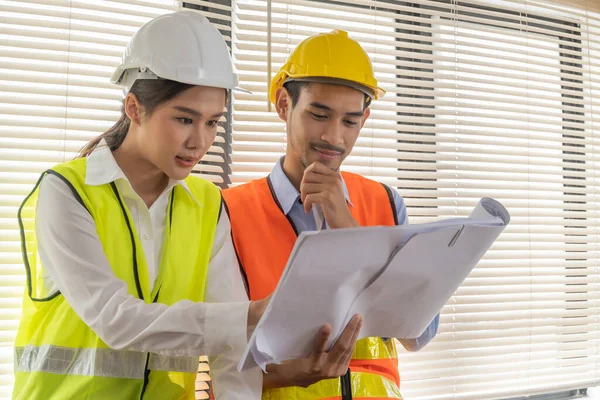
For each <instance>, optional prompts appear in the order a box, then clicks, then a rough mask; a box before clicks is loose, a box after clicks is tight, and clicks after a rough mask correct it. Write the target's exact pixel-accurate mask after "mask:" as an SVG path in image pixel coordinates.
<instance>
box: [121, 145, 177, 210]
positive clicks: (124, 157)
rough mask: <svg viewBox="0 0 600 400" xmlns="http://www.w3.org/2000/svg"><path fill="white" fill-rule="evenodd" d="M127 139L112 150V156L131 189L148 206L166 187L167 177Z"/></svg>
mask: <svg viewBox="0 0 600 400" xmlns="http://www.w3.org/2000/svg"><path fill="white" fill-rule="evenodd" d="M127 139H129V138H126V139H125V140H124V141H123V143H122V144H121V146H120V147H119V148H118V149H117V150H115V151H113V156H114V157H115V160H116V161H117V164H118V165H119V167H120V168H121V170H122V171H123V173H124V174H125V176H126V177H127V179H128V180H129V183H130V184H131V187H132V188H133V190H134V191H135V192H136V193H137V194H138V195H139V196H140V197H141V198H142V200H143V201H144V203H146V206H147V207H148V208H150V207H151V206H152V204H154V202H155V201H156V199H158V197H159V196H160V195H161V193H162V192H163V190H165V188H166V187H167V184H168V183H169V177H168V176H167V175H166V174H165V173H164V172H162V171H161V170H159V169H158V168H157V167H156V166H154V165H153V164H152V163H151V162H149V161H148V160H147V159H145V158H144V157H142V155H141V154H140V152H139V151H138V150H137V149H136V147H135V146H133V143H132V141H131V140H127Z"/></svg>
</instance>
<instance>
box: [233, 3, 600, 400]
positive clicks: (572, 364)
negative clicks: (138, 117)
mask: <svg viewBox="0 0 600 400" xmlns="http://www.w3.org/2000/svg"><path fill="white" fill-rule="evenodd" d="M233 15H234V20H233V42H234V46H233V54H234V57H235V60H236V65H237V68H238V70H239V71H240V74H241V80H242V82H241V84H242V85H243V86H244V87H246V88H248V89H250V90H251V91H252V94H236V95H235V98H234V105H233V116H232V124H233V139H232V155H231V160H232V165H231V170H232V173H231V181H232V184H233V185H237V184H241V183H243V182H247V181H249V180H251V179H254V178H258V177H263V176H265V175H266V174H268V173H269V171H270V170H271V168H272V167H273V164H274V163H275V162H276V161H277V160H278V159H279V157H280V156H281V155H283V154H284V152H285V144H284V143H285V129H284V124H283V123H282V122H281V121H280V120H279V119H278V117H277V115H276V114H275V112H274V110H270V109H269V107H268V104H267V86H268V82H269V80H270V78H271V77H272V76H274V75H275V73H276V72H277V71H278V69H279V67H280V66H281V65H282V64H283V63H284V61H285V60H286V58H287V57H288V56H289V54H290V53H291V51H292V50H293V49H294V47H295V46H296V45H297V44H298V43H299V42H300V41H301V40H302V39H304V38H306V37H308V36H310V35H313V34H316V33H320V32H327V31H331V30H333V29H344V30H347V31H349V34H350V36H351V37H352V38H354V39H356V40H358V41H359V42H360V43H361V44H362V45H363V47H364V49H365V50H366V51H367V52H368V53H369V55H370V56H371V59H372V61H373V65H374V69H375V74H376V76H377V78H378V79H379V82H380V85H381V86H382V87H383V88H384V89H386V91H387V92H388V93H387V95H386V96H385V97H384V98H383V99H382V100H380V101H375V102H373V104H372V113H371V117H370V118H369V120H368V121H367V123H366V125H365V127H364V128H363V130H362V132H361V135H360V137H359V139H358V141H357V142H356V145H355V147H354V150H353V152H352V153H351V155H350V156H349V157H348V158H347V160H346V161H345V163H344V166H343V168H344V169H346V170H348V171H352V172H357V173H360V174H363V175H365V176H367V177H369V178H372V179H375V180H378V181H380V182H383V183H386V184H388V185H390V186H392V187H394V188H395V189H396V190H398V191H399V193H400V194H401V195H402V196H403V197H404V199H405V202H406V204H407V206H408V213H409V216H410V221H411V222H412V223H421V222H428V221H432V220H436V219H439V218H449V217H455V216H459V217H460V216H466V215H467V214H468V212H469V210H470V209H471V208H472V207H473V206H475V204H476V203H477V201H478V200H479V199H480V198H481V197H484V196H489V197H494V198H496V199H498V200H499V201H501V202H502V203H503V204H505V205H506V207H507V208H508V210H509V212H510V213H511V215H512V221H511V224H510V225H509V226H508V228H507V229H506V231H505V233H504V234H503V235H502V236H501V237H500V238H499V240H498V241H497V242H496V243H495V244H494V246H493V247H492V249H491V250H490V251H489V252H488V253H487V254H486V256H485V257H484V259H483V260H482V261H481V262H480V263H479V265H478V266H477V267H476V268H475V269H474V271H473V272H472V273H471V274H470V276H469V277H468V278H467V279H466V281H465V282H464V284H463V285H462V286H461V287H460V288H459V289H458V290H457V292H456V293H455V295H454V296H453V297H452V299H451V300H450V301H449V302H448V304H447V305H446V306H445V307H444V308H443V310H442V315H441V325H440V331H439V333H438V335H437V337H436V338H435V339H434V341H433V342H432V343H430V344H429V346H427V347H426V348H425V349H424V350H422V351H421V352H419V353H411V354H408V353H406V354H404V353H403V354H401V357H400V371H401V379H402V392H403V395H404V396H405V398H406V399H419V400H421V399H465V400H466V399H473V400H481V399H501V398H511V397H517V396H527V395H535V394H540V393H551V392H559V391H565V390H571V389H579V388H586V387H589V386H591V385H594V384H597V383H598V382H599V381H600V353H599V350H600V348H599V343H600V317H599V314H600V270H599V263H598V255H599V253H598V211H597V208H598V201H597V196H598V190H599V188H598V180H597V178H596V173H598V166H599V164H598V159H597V158H598V149H597V147H596V146H598V139H597V133H598V132H597V124H598V108H599V107H600V97H599V95H600V74H599V73H600V15H599V14H598V13H595V12H593V11H591V10H589V9H585V8H583V9H579V8H569V7H566V6H562V5H558V4H554V3H552V2H549V1H526V0H522V1H517V0H515V1H509V0H506V1H499V0H485V1H484V0H472V1H471V0H469V1H460V0H448V1H446V0H437V1H435V0H414V1H391V0H390V1H384V0H381V1H371V0H355V1H325V0H321V1H311V0H277V1H276V0H273V1H260V0H236V1H235V2H234V9H233ZM402 306H403V305H401V304H400V305H399V307H402Z"/></svg>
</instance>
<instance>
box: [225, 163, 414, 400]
mask: <svg viewBox="0 0 600 400" xmlns="http://www.w3.org/2000/svg"><path fill="white" fill-rule="evenodd" d="M342 176H343V178H344V181H345V183H346V186H347V189H348V194H349V197H350V201H351V203H352V204H353V206H352V207H351V213H352V216H353V217H354V219H355V220H356V221H357V222H358V223H359V224H360V225H361V226H377V225H385V226H393V225H396V224H397V223H398V221H397V215H396V207H395V204H394V198H393V195H392V192H391V189H389V188H388V187H387V186H385V185H382V184H380V183H378V182H375V181H372V180H369V179H366V178H364V177H362V176H360V175H356V174H351V173H347V172H343V173H342ZM223 197H224V199H225V205H226V207H227V210H228V213H229V217H230V219H231V230H232V236H233V241H234V245H235V249H236V252H237V256H238V259H239V262H240V267H241V269H242V273H243V274H244V278H245V280H246V284H247V287H248V293H249V296H250V299H251V300H260V299H263V298H265V297H267V296H268V295H269V294H271V293H272V292H273V291H274V290H275V288H276V286H277V283H278V282H279V278H280V277H281V274H282V273H283V270H284V268H285V265H286V263H287V260H288V258H289V255H290V253H291V252H292V248H293V246H294V243H295V242H296V238H297V236H298V232H297V231H296V228H295V226H294V224H293V222H292V220H291V219H290V218H289V217H288V216H286V215H285V214H284V213H283V211H282V208H281V206H280V205H279V202H278V200H277V198H276V197H275V192H274V190H273V188H272V186H271V182H270V179H269V177H267V178H263V179H258V180H255V181H252V182H250V183H248V184H245V185H241V186H237V187H233V188H230V189H226V190H224V191H223ZM347 379H348V378H347V376H346V377H342V378H341V379H327V380H323V381H320V382H318V383H316V384H314V385H311V386H309V387H308V388H300V387H287V388H279V389H266V390H265V391H264V393H263V400H267V399H268V400H276V399H296V400H315V399H327V400H330V399H345V398H346V397H342V385H351V387H352V398H353V400H357V399H370V400H373V399H401V398H402V397H401V396H400V390H399V386H400V375H399V372H398V356H397V353H396V345H395V341H394V340H385V341H384V340H383V339H381V338H375V337H368V338H364V339H361V340H359V341H358V342H357V344H356V347H355V349H354V353H353V355H352V360H351V362H350V382H351V384H350V383H349V382H347V381H344V380H347ZM346 387H348V386H346Z"/></svg>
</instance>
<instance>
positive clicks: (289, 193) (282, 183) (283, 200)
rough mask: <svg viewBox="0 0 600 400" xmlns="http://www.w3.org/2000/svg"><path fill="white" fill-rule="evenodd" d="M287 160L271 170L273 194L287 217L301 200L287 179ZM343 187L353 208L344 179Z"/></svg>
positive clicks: (280, 160) (278, 163) (281, 161)
mask: <svg viewBox="0 0 600 400" xmlns="http://www.w3.org/2000/svg"><path fill="white" fill-rule="evenodd" d="M284 160H285V156H283V157H281V158H280V159H279V161H278V162H277V163H276V164H275V166H274V167H273V170H271V174H270V175H269V178H270V180H271V186H272V188H273V192H275V197H276V198H277V201H279V204H280V205H281V208H282V209H283V212H284V213H285V215H288V214H289V212H290V211H291V210H292V207H293V206H294V203H295V202H296V201H298V199H299V198H300V192H298V190H297V189H296V188H295V187H294V185H293V184H292V182H291V181H290V179H289V178H288V177H287V175H286V174H285V172H283V161H284ZM342 187H343V189H344V196H345V197H346V202H347V203H348V204H349V205H350V206H351V207H353V205H352V202H351V201H350V195H349V194H348V188H347V187H346V182H345V181H344V178H343V177H342Z"/></svg>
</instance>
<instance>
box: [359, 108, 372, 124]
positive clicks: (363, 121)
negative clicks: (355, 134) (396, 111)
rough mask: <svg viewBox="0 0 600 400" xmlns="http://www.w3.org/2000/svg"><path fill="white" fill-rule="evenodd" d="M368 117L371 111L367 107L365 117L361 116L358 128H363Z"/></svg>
mask: <svg viewBox="0 0 600 400" xmlns="http://www.w3.org/2000/svg"><path fill="white" fill-rule="evenodd" d="M369 115H371V109H370V108H369V107H367V108H365V115H363V117H362V121H361V123H360V128H361V129H362V127H363V126H365V122H367V119H368V118H369Z"/></svg>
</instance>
